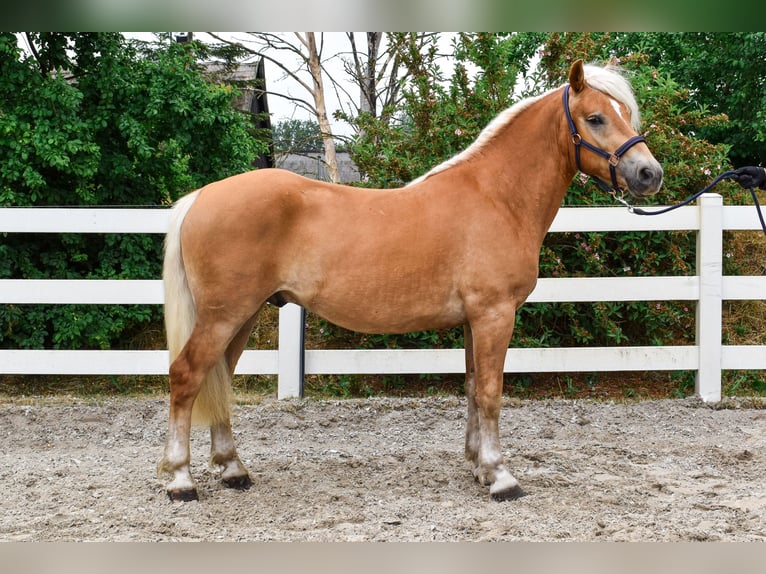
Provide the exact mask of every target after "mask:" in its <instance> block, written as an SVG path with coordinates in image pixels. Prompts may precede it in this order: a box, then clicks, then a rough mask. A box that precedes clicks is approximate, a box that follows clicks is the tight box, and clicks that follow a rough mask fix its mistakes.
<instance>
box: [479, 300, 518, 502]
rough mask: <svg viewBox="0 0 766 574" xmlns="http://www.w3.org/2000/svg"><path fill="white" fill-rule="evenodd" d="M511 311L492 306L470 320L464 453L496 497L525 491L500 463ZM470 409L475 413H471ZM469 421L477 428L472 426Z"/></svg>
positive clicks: (501, 462) (481, 480)
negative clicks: (470, 369) (471, 369)
mask: <svg viewBox="0 0 766 574" xmlns="http://www.w3.org/2000/svg"><path fill="white" fill-rule="evenodd" d="M514 312H515V309H512V308H511V309H495V310H493V313H491V314H489V313H488V314H486V315H484V316H483V317H481V318H479V319H477V320H473V321H471V323H470V330H471V338H470V342H472V343H473V345H472V347H473V367H474V373H473V376H471V375H470V373H469V374H468V378H467V382H469V385H468V386H467V391H468V393H469V395H473V396H469V397H468V403H469V416H468V425H469V426H468V429H467V432H466V447H467V450H466V455H467V456H468V457H469V459H471V462H472V463H473V474H474V477H475V478H476V480H477V481H479V482H480V483H482V484H484V485H489V487H490V488H489V493H490V495H491V496H492V498H494V499H495V500H510V499H515V498H519V497H520V496H524V494H525V493H524V491H523V490H522V489H521V486H519V483H518V481H517V480H516V478H514V476H513V475H512V474H511V473H510V472H509V471H508V469H507V468H506V466H505V464H504V463H503V455H502V452H501V450H500V429H499V422H500V407H501V405H502V396H503V364H504V361H505V354H506V351H507V349H508V341H510V338H511V333H512V332H513V323H514ZM471 382H472V383H473V384H470V383H471ZM472 402H474V403H473V404H472ZM472 408H475V413H476V414H475V415H473V416H472V415H471V409H472ZM472 424H475V425H477V427H478V428H472V427H471V425H472ZM474 433H476V434H478V439H477V438H476V437H475V434H474Z"/></svg>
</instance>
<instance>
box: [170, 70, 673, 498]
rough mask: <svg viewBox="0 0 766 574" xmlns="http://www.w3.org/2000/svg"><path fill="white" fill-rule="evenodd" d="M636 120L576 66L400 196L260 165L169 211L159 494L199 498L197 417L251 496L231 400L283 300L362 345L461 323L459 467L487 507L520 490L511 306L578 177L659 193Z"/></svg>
mask: <svg viewBox="0 0 766 574" xmlns="http://www.w3.org/2000/svg"><path fill="white" fill-rule="evenodd" d="M638 125H639V117H638V110H637V106H636V102H635V99H634V96H633V93H632V90H631V87H630V84H629V83H628V82H627V81H626V80H625V79H624V78H623V77H622V76H621V75H620V74H619V73H617V72H616V71H615V70H613V69H611V68H609V67H606V68H600V67H592V66H583V64H582V62H581V61H577V62H575V63H574V65H573V66H572V67H571V69H570V72H569V84H568V85H565V86H562V87H561V88H558V89H556V90H552V91H549V92H547V93H545V94H543V95H541V96H537V97H534V98H529V99H526V100H524V101H521V102H519V103H518V104H516V105H514V106H513V107H511V108H509V109H507V110H506V111H504V112H502V113H501V114H500V115H499V116H498V117H497V118H496V119H495V120H494V121H492V122H491V123H490V124H489V126H487V127H486V128H485V129H484V131H483V132H482V133H481V134H480V135H479V137H478V138H477V140H476V141H475V142H474V143H473V144H472V145H471V146H470V147H468V148H467V149H466V150H465V151H463V152H462V153H460V154H458V155H457V156H455V157H454V158H452V159H450V160H448V161H446V162H445V163H443V164H441V165H439V166H437V167H436V168H434V169H433V170H431V171H430V172H428V173H426V174H425V175H424V176H422V177H420V178H419V179H417V180H415V181H413V182H412V183H410V184H409V185H407V186H406V187H403V188H401V189H390V190H372V189H359V188H353V187H346V186H341V185H333V184H330V183H324V182H320V181H314V180H309V179H306V178H303V177H300V176H298V175H294V174H292V173H289V172H286V171H282V170H276V169H262V170H257V171H252V172H250V173H244V174H241V175H236V176H234V177H230V178H228V179H224V180H222V181H219V182H216V183H212V184H210V185H208V186H206V187H204V188H202V189H200V190H197V191H195V192H193V193H191V194H190V195H188V196H186V197H184V198H182V199H181V200H179V201H178V202H177V204H176V206H175V207H174V209H173V213H172V221H171V224H170V230H169V232H168V234H167V239H166V253H165V264H164V275H163V278H164V282H165V297H166V303H165V318H166V324H167V334H168V345H169V348H170V356H171V357H172V359H173V361H172V364H171V366H170V416H169V429H168V436H167V445H166V447H165V452H164V457H163V458H162V460H161V462H160V465H159V470H160V472H167V473H169V474H170V475H171V476H172V480H171V481H170V482H169V483H168V484H167V492H168V495H169V496H170V498H171V499H173V500H190V499H196V498H197V491H196V487H195V484H194V481H193V479H192V476H191V473H190V469H189V461H190V453H189V433H190V426H191V423H192V407H193V406H194V412H195V415H201V418H202V420H204V421H205V422H206V424H209V425H210V432H211V442H212V447H211V452H212V463H213V464H216V465H219V466H220V467H222V480H223V482H224V483H225V484H226V485H227V486H232V487H239V488H244V487H247V486H249V485H250V478H249V476H248V473H247V470H246V468H245V467H244V465H243V464H242V462H241V461H240V460H239V457H238V456H237V452H236V449H235V446H234V440H233V438H232V431H231V422H230V418H229V392H230V391H229V389H230V383H231V376H232V372H233V371H234V367H235V365H236V364H237V361H238V359H239V357H240V355H241V353H242V351H243V349H244V347H245V344H246V342H247V340H248V336H249V334H250V331H251V329H252V327H253V325H254V323H255V321H256V318H257V316H258V312H259V311H260V310H261V308H262V307H263V306H264V305H265V304H266V303H267V302H270V303H273V304H277V305H282V304H284V303H285V302H294V303H297V304H299V305H302V306H303V307H305V308H306V309H308V310H310V311H312V312H314V313H316V314H317V315H320V316H321V317H324V318H325V319H327V320H328V321H331V322H332V323H335V324H337V325H341V326H343V327H345V328H347V329H351V330H354V331H361V332H367V333H402V332H409V331H417V330H423V329H441V328H448V327H454V326H457V325H463V326H464V329H465V347H466V349H465V352H466V395H467V398H468V423H467V428H466V438H465V456H466V458H467V459H468V461H470V463H471V465H472V467H473V474H474V477H475V478H476V480H477V481H479V482H480V483H481V484H483V485H489V487H490V488H489V492H490V495H491V497H492V498H495V499H499V500H502V499H513V498H517V497H519V496H521V495H523V494H524V492H523V490H522V489H521V487H520V486H519V483H518V482H517V480H516V479H515V478H514V477H513V475H511V473H510V472H509V471H508V469H507V468H506V466H505V464H504V462H503V456H502V453H501V448H500V439H499V433H498V422H499V421H498V419H499V415H500V407H501V401H502V387H503V364H504V359H505V355H506V350H507V349H508V343H509V341H510V338H511V333H512V332H513V325H514V319H515V313H516V309H518V308H519V306H520V305H521V304H522V303H523V302H524V301H525V300H526V298H527V296H528V295H529V294H530V293H531V291H532V289H533V288H534V287H535V283H536V281H537V271H538V257H539V253H540V247H541V244H542V241H543V238H544V237H545V234H546V232H547V230H548V227H549V226H550V224H551V222H552V221H553V218H554V216H555V215H556V211H557V210H558V208H559V205H560V204H561V201H562V199H563V197H564V193H565V192H566V189H567V186H568V185H569V183H570V181H571V179H572V177H573V176H574V175H575V173H576V172H577V170H578V169H579V170H580V171H582V172H584V173H586V174H589V175H591V176H593V177H595V178H598V180H599V181H600V183H601V184H603V185H604V186H606V184H604V183H603V181H601V180H607V181H611V182H612V186H611V187H612V190H614V191H613V192H616V191H618V190H619V192H620V193H621V192H622V190H623V189H625V188H627V189H628V190H629V191H630V192H631V193H632V194H633V195H634V196H637V197H639V196H646V195H649V194H653V193H655V192H657V191H658V190H659V188H660V185H661V183H662V168H661V167H660V165H659V163H658V162H657V161H656V160H655V159H654V157H653V156H652V155H651V153H650V152H649V149H648V148H647V146H646V144H645V143H644V140H643V138H641V137H638V136H637V135H636V130H637V129H638ZM581 148H584V149H581ZM603 150H616V151H615V152H614V153H607V152H605V151H603ZM608 188H609V186H607V189H608Z"/></svg>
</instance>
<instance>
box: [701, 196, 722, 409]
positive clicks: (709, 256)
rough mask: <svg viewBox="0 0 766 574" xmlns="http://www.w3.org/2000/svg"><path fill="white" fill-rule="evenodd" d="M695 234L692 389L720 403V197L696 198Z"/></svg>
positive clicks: (703, 396) (712, 401)
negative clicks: (694, 371) (696, 289)
mask: <svg viewBox="0 0 766 574" xmlns="http://www.w3.org/2000/svg"><path fill="white" fill-rule="evenodd" d="M699 210H700V230H699V233H698V234H697V275H698V277H699V289H700V293H699V301H698V302H697V321H696V324H697V334H696V336H697V348H698V349H699V368H698V370H697V377H696V380H695V385H694V390H695V392H696V393H697V395H698V396H699V397H700V398H701V399H702V400H703V401H705V402H706V403H707V402H711V403H715V402H718V401H720V400H721V332H722V331H721V327H722V325H721V313H722V311H723V302H722V296H723V279H722V276H723V198H722V197H721V196H720V195H718V194H717V193H706V194H704V195H703V196H702V197H701V198H700V199H699Z"/></svg>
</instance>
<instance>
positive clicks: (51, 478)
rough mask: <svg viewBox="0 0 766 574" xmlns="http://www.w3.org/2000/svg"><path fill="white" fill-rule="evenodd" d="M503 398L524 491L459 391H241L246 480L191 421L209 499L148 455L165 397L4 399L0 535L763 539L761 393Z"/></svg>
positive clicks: (160, 435)
mask: <svg viewBox="0 0 766 574" xmlns="http://www.w3.org/2000/svg"><path fill="white" fill-rule="evenodd" d="M725 406H726V407H727V408H710V407H709V406H706V405H703V404H702V403H700V402H699V401H698V400H696V399H683V400H661V401H644V402H637V403H605V402H589V401H565V400H553V401H529V402H527V401H524V402H519V401H511V400H509V401H506V404H505V406H504V408H503V411H502V415H501V430H502V434H501V442H502V445H503V448H504V449H505V456H506V461H507V462H508V464H509V468H510V469H511V472H513V473H514V474H515V475H516V477H517V478H518V479H519V480H520V481H521V483H522V486H523V487H524V488H525V490H526V491H527V492H528V496H526V497H524V498H521V499H519V500H516V501H512V502H494V501H492V500H490V498H489V495H488V489H487V488H485V487H482V486H480V485H479V484H477V483H476V482H474V480H473V478H472V475H471V473H470V471H469V468H468V466H467V463H466V462H465V461H464V460H463V432H464V427H465V401H464V399H462V398H450V397H447V398H430V399H392V398H376V399H369V400H348V401H318V400H303V401H281V402H278V401H276V400H265V401H263V402H261V403H259V404H247V405H239V406H236V407H235V408H234V420H233V422H234V428H235V434H236V437H237V441H238V444H239V452H240V456H241V458H242V459H243V461H244V462H245V464H246V465H247V467H248V468H249V469H250V470H251V476H252V479H253V486H252V488H250V489H249V490H247V491H236V490H230V489H226V488H224V487H223V486H222V485H221V484H220V482H219V481H218V480H217V477H216V473H215V471H214V470H211V469H210V468H209V467H208V464H207V457H208V456H207V451H208V448H209V443H208V436H207V432H206V431H204V430H202V429H199V430H195V431H194V433H193V435H192V460H193V467H194V468H193V472H194V475H195V478H196V479H197V481H198V486H199V492H200V500H199V502H189V503H175V504H174V503H171V502H170V501H169V500H168V499H167V497H166V495H165V492H164V486H163V483H162V482H161V481H160V480H159V479H158V478H157V477H156V474H155V467H156V463H157V461H158V459H159V457H160V454H161V451H162V447H163V444H164V436H165V429H166V417H167V402H166V401H165V400H163V399H157V398H152V399H127V398H125V399H123V398H120V399H107V400H103V401H101V402H100V403H99V404H88V403H86V402H84V400H83V399H67V400H61V399H58V400H55V401H52V402H51V401H47V402H38V403H36V404H34V405H31V406H30V405H25V404H19V403H18V401H16V402H14V401H8V400H6V401H5V402H4V403H2V404H0V436H1V437H2V440H1V441H0V458H1V461H0V487H1V490H0V492H2V500H1V501H0V540H3V541H15V540H34V541H75V540H76V541H79V540H87V541H104V540H107V541H127V540H136V541H167V540H204V541H217V540H226V541H237V540H248V541H266V540H290V541H360V540H364V541H409V540H417V541H428V540H453V541H480V540H487V541H498V540H502V541H505V540H532V541H559V540H567V541H568V540H575V541H594V540H619V541H682V540H683V541H686V540H695V541H697V540H708V541H713V540H726V541H753V540H764V539H765V538H766V410H761V409H760V408H755V407H758V405H753V404H752V403H749V402H747V401H737V400H733V401H732V400H729V401H728V404H725Z"/></svg>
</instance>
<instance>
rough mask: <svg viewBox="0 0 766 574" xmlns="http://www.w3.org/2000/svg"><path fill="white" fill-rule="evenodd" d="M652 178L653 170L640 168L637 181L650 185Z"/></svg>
mask: <svg viewBox="0 0 766 574" xmlns="http://www.w3.org/2000/svg"><path fill="white" fill-rule="evenodd" d="M654 177H655V175H654V170H652V169H651V168H648V167H644V168H641V170H640V171H639V172H638V180H639V181H640V182H641V183H643V184H645V185H647V184H649V183H651V182H652V181H653V180H654Z"/></svg>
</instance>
